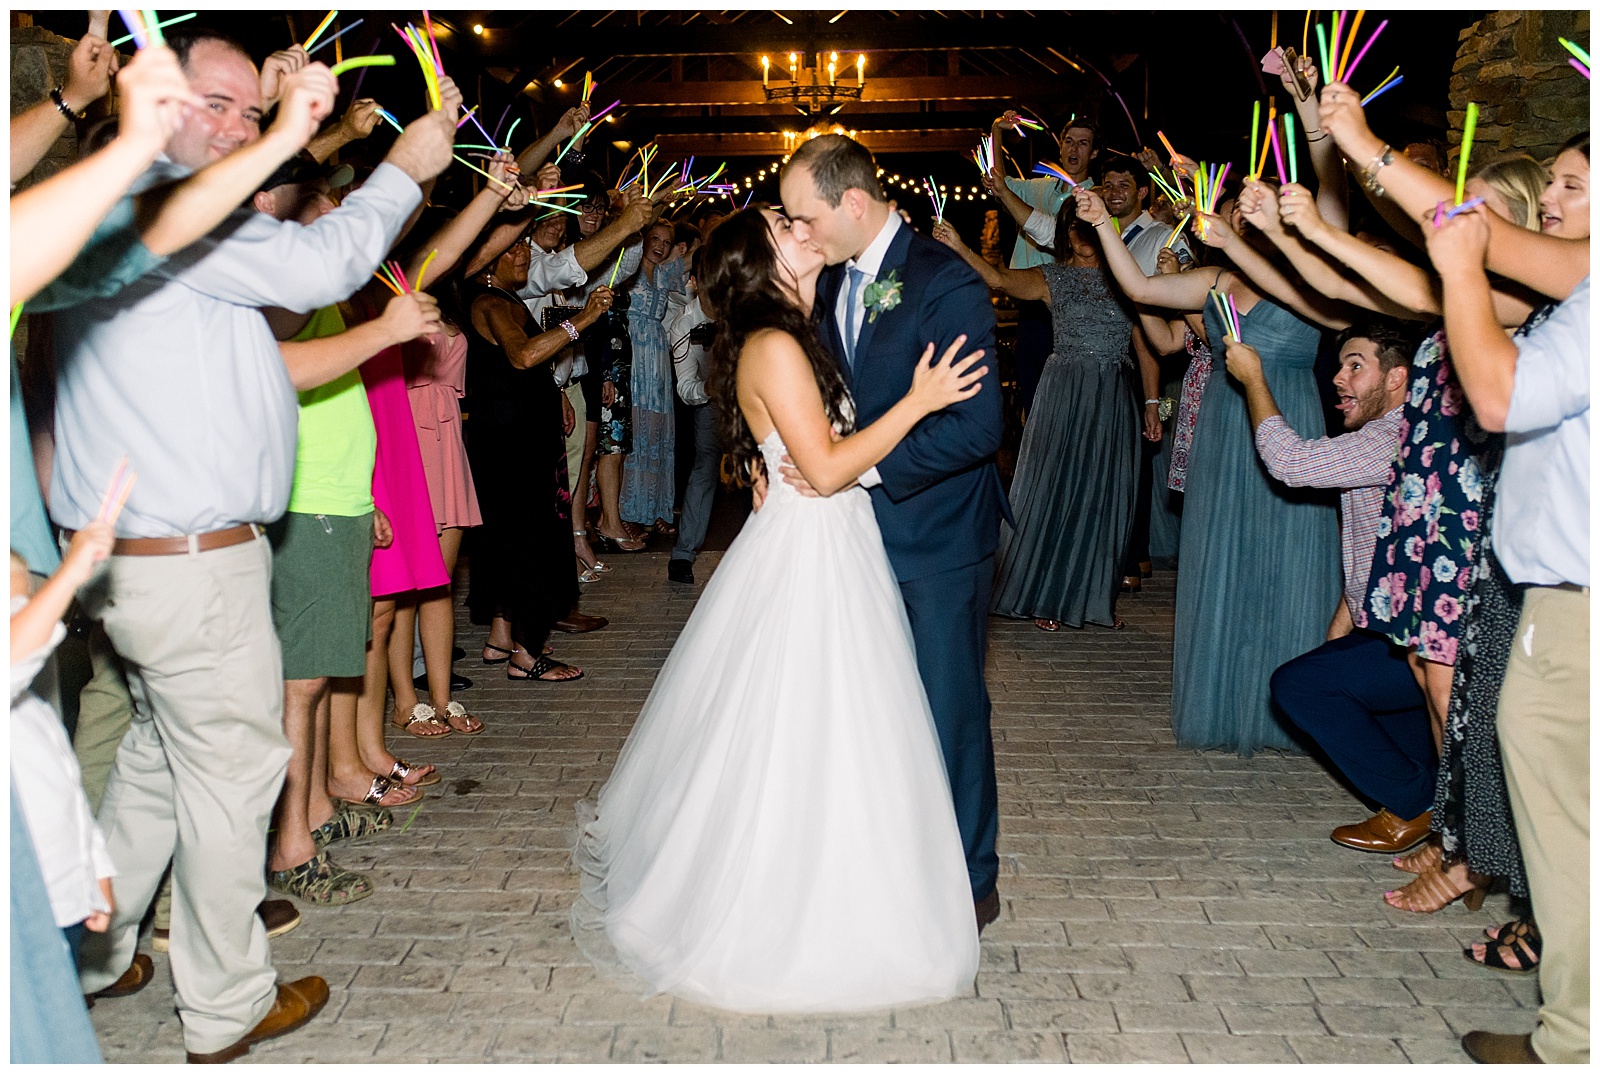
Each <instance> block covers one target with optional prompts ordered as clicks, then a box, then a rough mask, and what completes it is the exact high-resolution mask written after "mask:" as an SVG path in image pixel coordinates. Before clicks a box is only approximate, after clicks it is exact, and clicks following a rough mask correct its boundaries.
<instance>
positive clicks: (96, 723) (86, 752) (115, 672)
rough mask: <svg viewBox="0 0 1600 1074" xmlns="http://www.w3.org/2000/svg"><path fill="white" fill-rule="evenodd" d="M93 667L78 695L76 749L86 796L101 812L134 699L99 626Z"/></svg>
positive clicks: (93, 639) (93, 637)
mask: <svg viewBox="0 0 1600 1074" xmlns="http://www.w3.org/2000/svg"><path fill="white" fill-rule="evenodd" d="M89 666H90V667H91V668H92V669H93V675H92V676H91V677H90V679H89V682H88V683H87V685H85V686H84V688H83V689H82V690H81V691H79V693H78V730H77V733H76V734H74V735H73V737H72V750H73V752H74V753H76V754H77V755H78V767H79V768H80V769H82V770H83V793H84V794H85V795H86V796H87V797H88V799H89V808H90V809H95V810H98V809H99V808H100V798H101V796H103V795H104V794H105V792H106V781H107V780H108V779H110V778H111V766H112V765H113V764H114V763H115V762H116V759H117V747H118V746H120V745H122V736H123V735H125V734H127V733H128V724H129V723H130V722H131V721H132V719H133V699H132V698H131V697H129V696H128V683H127V680H126V679H125V678H124V677H123V674H122V661H121V660H119V659H118V658H117V654H116V653H115V652H114V651H112V648H111V640H110V639H109V638H107V637H106V631H105V627H103V626H101V625H100V624H99V623H96V624H95V625H94V629H92V630H91V631H89Z"/></svg>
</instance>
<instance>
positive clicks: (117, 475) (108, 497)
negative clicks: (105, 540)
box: [94, 455, 128, 522]
mask: <svg viewBox="0 0 1600 1074" xmlns="http://www.w3.org/2000/svg"><path fill="white" fill-rule="evenodd" d="M127 473H128V456H126V455H124V456H122V458H121V460H119V461H118V462H117V467H116V469H114V470H112V471H111V483H110V484H108V485H107V486H106V492H105V495H104V496H102V497H100V510H99V511H96V512H95V516H94V519H95V521H96V522H104V521H105V520H106V515H107V513H109V512H110V510H111V504H112V503H113V502H114V501H115V500H116V496H117V491H118V490H119V489H120V488H121V487H122V479H123V478H124V477H125V476H126V475H127Z"/></svg>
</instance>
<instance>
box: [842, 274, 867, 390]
mask: <svg viewBox="0 0 1600 1074" xmlns="http://www.w3.org/2000/svg"><path fill="white" fill-rule="evenodd" d="M845 271H846V272H848V273H849V274H850V299H849V301H848V302H847V303H845V307H844V356H845V359H846V361H848V362H849V363H850V368H851V369H854V368H855V367H856V331H857V329H856V299H857V297H859V296H860V294H861V281H862V280H864V279H866V278H867V274H866V273H865V272H862V271H861V270H860V269H858V268H856V267H855V266H854V265H851V266H850V267H849V268H847V269H845Z"/></svg>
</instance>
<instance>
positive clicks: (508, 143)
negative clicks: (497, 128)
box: [506, 116, 522, 149]
mask: <svg viewBox="0 0 1600 1074" xmlns="http://www.w3.org/2000/svg"><path fill="white" fill-rule="evenodd" d="M521 122H522V117H521V116H518V117H517V119H516V122H514V123H512V124H511V129H510V130H508V131H506V148H507V149H510V148H511V136H512V135H513V134H515V133H517V125H518V124H520V123H521Z"/></svg>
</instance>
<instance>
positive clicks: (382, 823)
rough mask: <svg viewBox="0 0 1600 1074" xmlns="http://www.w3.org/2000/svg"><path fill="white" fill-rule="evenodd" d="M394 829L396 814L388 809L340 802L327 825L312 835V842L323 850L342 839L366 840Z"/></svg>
mask: <svg viewBox="0 0 1600 1074" xmlns="http://www.w3.org/2000/svg"><path fill="white" fill-rule="evenodd" d="M393 827H394V814H393V813H391V812H389V811H388V810H387V809H367V808H365V807H363V806H353V805H351V804H350V803H349V802H340V803H339V804H338V806H337V807H335V808H334V811H333V816H331V817H329V818H328V820H327V823H325V824H323V825H322V827H320V828H318V829H317V830H316V831H314V832H312V833H311V842H312V844H313V845H314V846H315V847H316V848H317V849H318V850H321V849H322V848H323V847H325V846H327V845H328V844H329V843H335V842H338V841H339V840H340V839H350V840H354V839H365V838H366V837H367V836H369V835H377V834H378V833H380V832H386V831H388V830H389V829H390V828H393Z"/></svg>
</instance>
